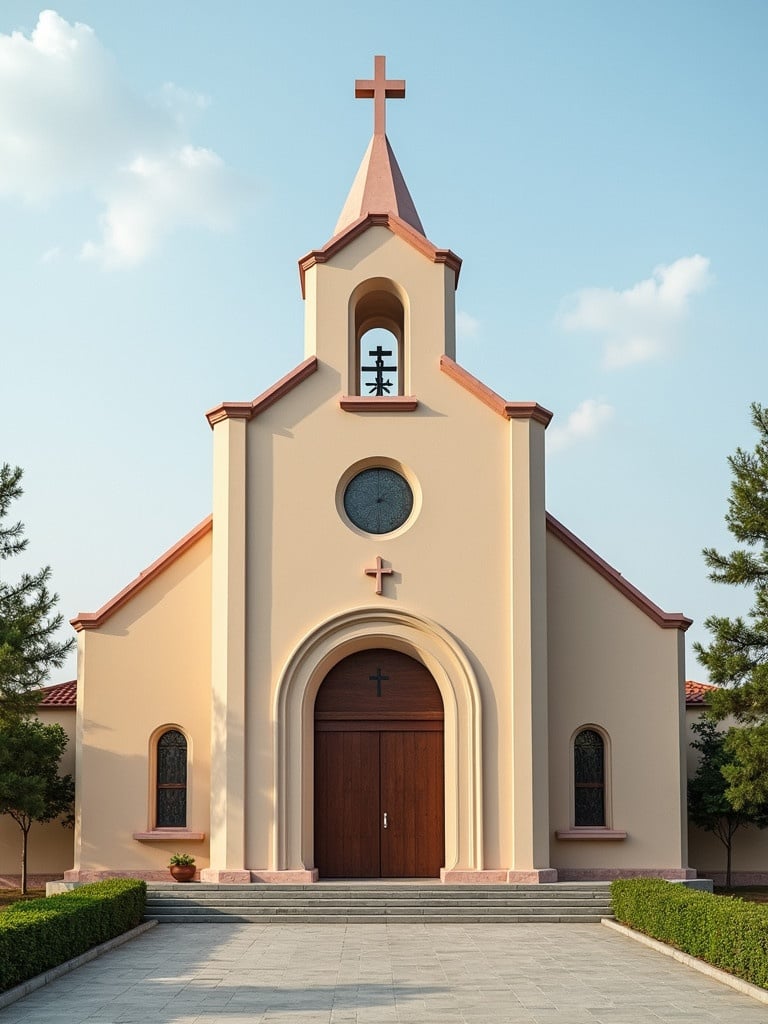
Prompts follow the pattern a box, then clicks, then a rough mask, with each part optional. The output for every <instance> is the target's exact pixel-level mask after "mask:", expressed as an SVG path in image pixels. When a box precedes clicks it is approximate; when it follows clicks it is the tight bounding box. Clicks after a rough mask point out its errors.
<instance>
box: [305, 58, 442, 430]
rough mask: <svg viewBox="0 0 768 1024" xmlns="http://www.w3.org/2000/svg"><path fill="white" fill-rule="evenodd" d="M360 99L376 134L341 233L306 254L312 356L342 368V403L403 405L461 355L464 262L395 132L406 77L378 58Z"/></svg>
mask: <svg viewBox="0 0 768 1024" xmlns="http://www.w3.org/2000/svg"><path fill="white" fill-rule="evenodd" d="M355 97H356V98H358V99H372V100H373V109H374V117H373V136H372V138H371V141H370V142H369V144H368V148H367V149H366V151H365V155H364V156H363V159H362V162H361V164H360V167H359V169H358V171H357V174H356V175H355V179H354V181H353V183H352V187H351V189H350V191H349V194H348V196H347V199H346V202H345V203H344V206H343V208H342V211H341V214H340V216H339V219H338V221H337V223H336V228H335V232H334V235H333V237H332V238H331V239H330V241H329V242H327V243H326V244H325V245H324V246H323V247H322V249H315V250H313V251H312V252H310V253H309V254H308V255H307V256H305V257H304V258H303V259H301V260H299V270H300V274H301V281H302V291H303V294H304V298H305V300H306V315H305V357H307V358H309V357H311V356H317V358H318V359H319V360H321V361H323V362H327V363H328V364H330V365H332V366H334V367H335V368H336V369H338V370H339V372H340V374H341V378H342V393H343V398H342V408H346V407H348V406H345V405H344V404H343V403H344V402H345V401H346V402H348V403H352V405H353V406H354V411H356V412H361V411H375V410H376V409H383V408H387V409H390V410H399V409H403V410H404V409H405V407H406V405H408V407H410V406H412V404H413V396H414V394H415V393H416V389H417V388H418V381H419V378H420V376H421V374H422V372H424V370H425V369H426V367H427V363H429V365H430V367H431V368H432V369H434V366H435V363H436V360H437V359H439V357H440V356H442V355H448V356H450V357H451V358H453V357H454V354H455V302H454V292H455V290H456V285H457V282H458V276H459V269H460V267H461V260H460V259H459V257H458V256H456V254H455V253H453V252H451V250H450V249H438V248H437V247H436V246H435V245H433V243H432V242H430V241H429V239H428V238H427V237H426V235H425V234H424V227H423V225H422V222H421V218H420V217H419V215H418V213H417V211H416V205H415V203H414V201H413V199H412V197H411V194H410V192H409V191H408V186H407V185H406V183H405V179H404V177H403V174H402V171H401V170H400V167H399V165H398V163H397V159H396V158H395V154H394V152H393V150H392V146H391V145H390V142H389V139H388V138H387V134H386V102H387V100H388V99H403V98H404V97H405V81H404V80H403V79H390V78H387V72H386V58H385V57H382V56H377V57H375V58H374V74H373V78H370V79H358V80H357V81H356V82H355ZM342 321H343V322H342ZM409 403H410V404H409Z"/></svg>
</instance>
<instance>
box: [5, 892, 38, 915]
mask: <svg viewBox="0 0 768 1024" xmlns="http://www.w3.org/2000/svg"><path fill="white" fill-rule="evenodd" d="M44 897H45V886H43V888H42V889H29V891H28V892H27V895H26V896H22V895H21V889H0V912H2V911H3V910H4V909H5V908H6V907H12V906H13V905H14V903H25V902H26V901H27V900H39V899H43V898H44Z"/></svg>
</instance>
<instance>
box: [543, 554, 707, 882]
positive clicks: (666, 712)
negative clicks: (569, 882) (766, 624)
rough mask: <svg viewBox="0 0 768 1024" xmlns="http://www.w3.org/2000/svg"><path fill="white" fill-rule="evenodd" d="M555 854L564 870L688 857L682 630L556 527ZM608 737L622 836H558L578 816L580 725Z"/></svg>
mask: <svg viewBox="0 0 768 1024" xmlns="http://www.w3.org/2000/svg"><path fill="white" fill-rule="evenodd" d="M547 557H548V584H549V585H548V600H549V623H548V625H549V633H548V637H549V679H550V688H549V723H550V741H549V749H550V807H551V828H552V833H553V834H552V863H553V865H555V866H556V867H557V868H558V869H559V870H561V871H562V872H564V873H565V872H568V871H570V872H580V871H588V870H592V869H595V868H600V867H604V866H610V867H612V868H616V869H641V870H648V869H679V868H684V867H687V863H686V830H685V827H684V806H683V799H682V786H681V764H682V760H683V752H682V749H681V747H682V741H681V735H680V728H681V721H682V718H681V716H682V699H683V697H682V687H683V664H682V633H681V632H680V631H679V630H677V629H661V628H660V627H659V626H657V625H656V624H655V623H654V622H653V621H652V619H650V618H649V617H648V616H647V615H646V614H645V613H644V612H643V611H642V610H641V609H639V608H638V607H636V606H635V604H633V603H632V602H631V601H630V600H628V599H627V598H626V597H625V596H623V595H622V594H621V592H620V591H619V590H617V589H616V588H615V587H614V586H612V584H611V583H610V582H609V581H608V580H606V579H604V578H603V577H602V576H601V575H599V574H598V573H597V572H595V571H594V570H593V569H592V568H591V567H590V566H589V565H588V564H586V563H585V562H584V561H583V560H582V559H581V558H580V557H579V556H578V555H577V554H576V553H575V552H573V551H572V550H570V548H568V547H566V545H565V544H563V542H562V541H560V540H559V539H558V538H556V537H554V536H553V535H551V534H550V536H549V543H548V549H547ZM591 725H593V726H597V727H599V729H600V730H602V731H603V732H604V734H605V735H606V737H607V738H608V744H607V761H608V762H609V767H608V779H609V794H608V801H607V802H608V818H607V822H606V824H607V825H609V826H612V827H613V828H614V829H615V830H623V831H626V832H627V833H628V835H627V838H626V839H624V840H619V841H616V840H613V841H605V840H602V841H597V840H593V841H580V840H558V839H556V838H555V836H554V832H555V831H556V830H558V829H568V828H569V826H572V825H573V817H572V807H573V800H572V795H571V794H572V756H571V743H572V739H573V736H574V733H575V732H576V731H578V730H579V728H581V727H584V726H591Z"/></svg>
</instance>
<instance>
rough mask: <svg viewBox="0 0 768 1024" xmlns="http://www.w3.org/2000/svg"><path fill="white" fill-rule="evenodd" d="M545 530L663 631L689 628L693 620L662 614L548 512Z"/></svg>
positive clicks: (673, 613)
mask: <svg viewBox="0 0 768 1024" xmlns="http://www.w3.org/2000/svg"><path fill="white" fill-rule="evenodd" d="M547 530H548V531H549V532H550V533H551V534H552V535H553V536H554V537H557V539H558V540H560V541H562V542H563V544H565V546H566V547H568V548H570V549H571V551H573V552H574V553H575V554H577V555H578V556H579V558H581V559H583V561H585V562H586V563H587V564H588V565H590V566H591V567H592V568H593V569H595V570H596V571H597V572H598V573H600V575H601V576H602V577H603V579H606V580H608V582H609V583H610V584H612V586H614V587H616V589H617V590H620V591H621V592H622V594H624V596H625V597H627V598H629V600H630V601H631V602H632V604H634V605H636V606H637V607H638V608H639V609H640V611H642V612H645V614H646V615H647V616H648V617H649V618H650V619H653V621H654V622H655V623H656V625H657V626H661V628H662V629H681V630H682V631H683V632H685V630H686V629H688V627H689V626H690V625H692V623H693V619H689V618H688V617H687V616H686V615H683V613H682V612H665V611H662V610H661V608H659V606H658V605H657V604H654V603H653V601H651V599H650V598H649V597H646V596H645V594H643V593H642V592H641V591H640V590H638V589H637V587H634V586H633V585H632V584H631V583H630V582H629V581H628V580H625V579H624V577H623V576H622V575H621V573H620V572H618V571H617V570H616V569H614V568H613V566H612V565H609V564H608V563H607V562H606V561H605V560H604V559H602V558H601V557H600V555H598V554H597V552H596V551H593V550H592V548H590V547H588V546H587V545H586V544H585V543H584V541H583V540H579V538H578V537H577V536H576V534H574V533H571V531H570V530H568V529H566V527H565V526H563V524H562V523H560V522H558V521H557V519H555V517H554V516H553V515H551V514H550V513H549V512H547Z"/></svg>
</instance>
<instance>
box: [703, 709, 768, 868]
mask: <svg viewBox="0 0 768 1024" xmlns="http://www.w3.org/2000/svg"><path fill="white" fill-rule="evenodd" d="M702 710H703V709H702V708H697V707H692V708H687V709H686V712H685V720H686V742H687V755H686V756H687V763H688V778H692V777H693V775H695V773H696V764H697V762H698V758H699V754H698V751H696V750H694V749H693V748H692V747H691V746H690V742H691V740H692V739H695V736H694V733H693V732H691V724H692V723H693V722H695V721H696V720H697V719H698V718H699V716H700V715H701V714H702ZM728 724H729V723H728V722H726V723H724V726H723V727H724V728H725V727H727V725H728ZM688 844H689V857H690V861H691V866H692V867H695V868H696V870H697V872H698V873H699V875H701V876H702V877H703V878H714V879H715V881H716V882H717V883H718V884H721V883H722V882H723V880H724V874H725V858H726V852H725V847H724V846H723V844H722V843H721V842H720V840H719V839H717V838H716V836H714V835H713V834H712V833H711V832H704V831H703V830H702V829H699V828H696V827H695V826H694V825H689V826H688ZM731 870H732V872H733V882H734V883H735V884H737V885H738V884H745V885H746V884H751V883H759V884H761V885H765V884H768V830H761V829H757V828H746V829H740V830H739V831H738V832H737V833H736V835H735V836H734V839H733V848H732V862H731Z"/></svg>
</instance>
